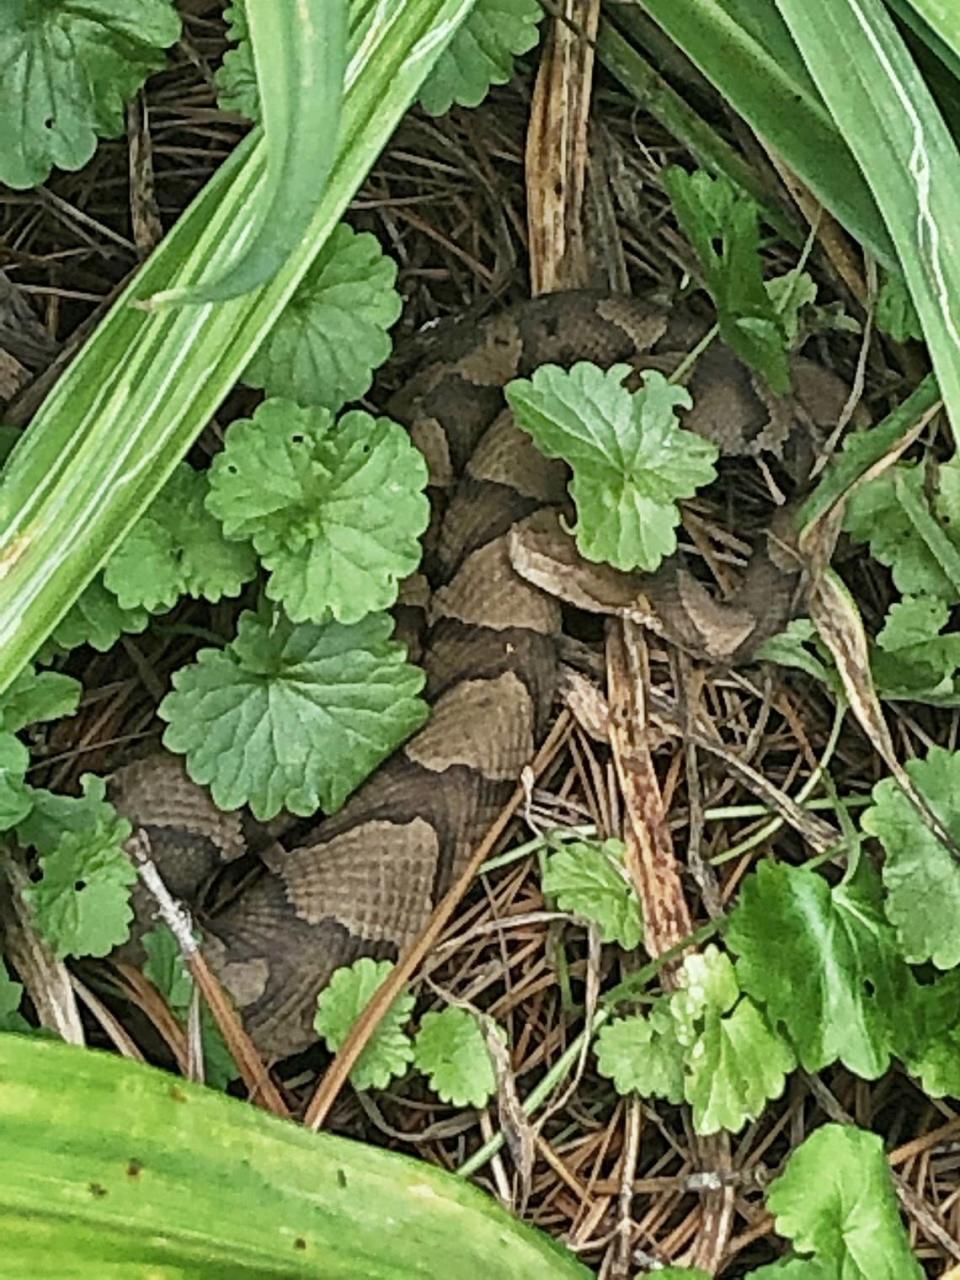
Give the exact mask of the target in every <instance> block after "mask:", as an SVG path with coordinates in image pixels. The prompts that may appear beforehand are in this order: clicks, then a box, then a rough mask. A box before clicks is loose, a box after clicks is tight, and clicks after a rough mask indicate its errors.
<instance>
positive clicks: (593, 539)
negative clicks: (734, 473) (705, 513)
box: [507, 364, 717, 572]
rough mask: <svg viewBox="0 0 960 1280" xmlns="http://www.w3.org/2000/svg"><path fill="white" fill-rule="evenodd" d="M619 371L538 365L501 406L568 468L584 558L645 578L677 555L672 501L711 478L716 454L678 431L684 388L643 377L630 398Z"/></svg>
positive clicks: (686, 400) (685, 398) (512, 386)
mask: <svg viewBox="0 0 960 1280" xmlns="http://www.w3.org/2000/svg"><path fill="white" fill-rule="evenodd" d="M627 372H628V367H627V366H626V365H615V366H614V367H613V368H612V369H608V370H607V371H606V372H604V371H603V370H602V369H598V368H597V367H596V365H592V364H577V365H574V367H573V368H572V369H570V370H569V372H567V371H565V370H563V369H559V368H557V367H556V366H555V365H541V367H540V368H539V369H537V370H535V371H534V374H533V377H532V378H517V379H515V380H514V381H513V382H511V383H510V384H509V385H508V386H507V399H508V400H509V402H510V406H511V408H512V409H513V411H514V413H515V415H516V418H517V422H518V423H519V424H520V426H521V427H523V428H524V430H525V431H529V433H530V435H531V436H532V437H533V440H534V443H535V444H536V446H537V448H538V449H539V450H540V452H541V453H543V454H546V456H547V457H548V458H563V459H564V460H565V461H566V462H568V463H569V464H570V466H571V467H572V468H573V480H572V481H571V484H570V493H571V495H572V497H573V500H574V503H575V504H576V507H577V527H576V530H575V532H576V538H577V546H578V547H579V548H580V551H581V552H582V553H583V555H584V556H586V558H587V559H588V560H606V561H607V562H609V563H610V564H612V565H615V566H616V567H617V568H618V569H626V570H630V569H644V570H646V571H648V572H649V571H652V570H654V569H656V567H657V566H658V565H659V563H660V561H661V560H662V559H663V558H664V556H668V555H671V554H672V552H673V551H675V550H676V546H677V537H676V532H675V529H676V526H677V524H678V523H679V520H680V512H679V510H678V508H677V505H676V503H677V500H678V499H680V498H689V497H691V496H692V495H693V494H694V493H695V492H696V490H697V489H698V488H700V487H701V486H702V485H705V484H709V483H710V481H711V480H713V479H714V478H715V476H716V470H715V469H714V465H713V464H714V462H715V461H716V458H717V449H716V446H715V445H713V444H711V443H710V442H709V441H708V440H704V439H703V437H702V436H698V435H696V434H695V433H694V432H692V431H684V430H682V429H681V428H680V427H679V426H678V425H677V421H676V409H677V408H678V407H684V408H689V407H690V404H691V400H690V395H689V393H688V392H687V391H686V390H685V389H684V388H683V387H674V386H672V385H671V384H670V383H669V382H667V380H666V378H664V377H663V375H662V374H660V373H656V372H647V373H645V374H644V375H643V378H644V385H643V389H642V390H641V391H636V392H633V393H631V392H629V391H627V390H626V388H625V387H624V386H623V385H622V383H623V379H624V377H625V376H626V374H627Z"/></svg>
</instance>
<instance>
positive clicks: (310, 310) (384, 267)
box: [243, 223, 403, 413]
mask: <svg viewBox="0 0 960 1280" xmlns="http://www.w3.org/2000/svg"><path fill="white" fill-rule="evenodd" d="M396 279H397V264H396V263H395V262H394V261H393V259H392V258H389V257H387V255H386V254H385V253H384V252H383V250H382V249H381V247H380V242H379V241H378V240H377V238H376V236H373V235H371V234H370V233H369V232H366V231H365V232H359V233H358V232H356V231H354V230H353V229H352V227H349V226H348V225H347V224H346V223H341V224H340V225H339V226H338V227H336V228H335V230H334V231H333V234H332V235H331V236H330V238H329V240H328V241H327V242H326V244H325V245H324V246H323V248H322V249H321V250H320V252H319V254H318V255H317V257H316V258H315V259H314V262H313V265H312V266H311V267H310V270H309V271H308V272H307V274H306V275H305V276H304V278H303V280H302V281H301V282H300V284H299V285H298V286H297V291H296V293H295V294H294V295H293V297H292V298H291V299H290V301H289V302H288V303H287V305H286V307H285V308H284V310H283V313H282V315H281V316H280V318H279V320H278V321H277V323H276V324H275V325H274V327H273V328H272V329H271V330H270V333H269V334H268V336H267V339H266V341H265V342H264V344H263V346H262V347H261V348H260V350H259V351H258V352H257V354H256V355H255V356H254V358H253V359H252V360H251V361H250V364H249V365H248V366H247V368H246V370H245V371H244V375H243V381H244V382H246V383H247V384H248V385H249V386H251V387H261V388H262V389H263V390H264V391H266V393H267V395H268V396H282V397H285V398H287V399H289V400H296V401H297V403H298V404H301V405H320V406H322V407H323V408H325V409H329V410H331V412H333V413H336V412H337V411H338V410H340V409H341V408H342V407H343V406H344V405H345V404H347V403H348V402H349V401H351V400H358V399H359V398H360V397H361V396H364V395H366V393H367V392H368V391H369V389H370V384H371V382H372V381H373V370H374V369H376V368H378V367H379V366H380V365H381V364H383V363H384V361H385V360H386V359H387V357H388V356H389V355H390V351H391V349H392V345H393V344H392V343H391V340H390V335H389V332H388V331H389V329H390V327H391V326H392V325H393V324H394V323H395V322H396V320H397V319H398V318H399V315H400V312H401V310H402V309H403V303H402V300H401V298H400V295H399V293H397V291H396V289H395V288H394V285H395V283H396Z"/></svg>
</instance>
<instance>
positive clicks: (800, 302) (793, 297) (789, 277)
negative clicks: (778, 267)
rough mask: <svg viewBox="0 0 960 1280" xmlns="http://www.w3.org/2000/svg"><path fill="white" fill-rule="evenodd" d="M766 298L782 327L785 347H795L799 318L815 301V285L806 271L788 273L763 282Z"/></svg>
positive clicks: (798, 335) (797, 337) (798, 334)
mask: <svg viewBox="0 0 960 1280" xmlns="http://www.w3.org/2000/svg"><path fill="white" fill-rule="evenodd" d="M764 288H765V289H766V291H767V296H768V297H769V299H770V301H771V302H772V303H773V305H774V309H775V310H776V312H777V315H778V316H779V317H780V324H781V325H782V326H783V332H784V336H785V337H786V341H787V345H788V346H789V347H791V348H793V347H796V346H797V344H798V342H799V340H800V316H801V314H802V313H803V312H804V311H805V310H806V309H807V308H808V307H810V308H813V306H814V304H815V303H816V301H817V284H816V281H815V280H814V278H813V276H812V275H810V273H809V272H808V271H800V272H797V271H788V272H787V273H786V275H782V276H775V277H774V278H773V279H772V280H766V281H765V282H764Z"/></svg>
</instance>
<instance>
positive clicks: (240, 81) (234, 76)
mask: <svg viewBox="0 0 960 1280" xmlns="http://www.w3.org/2000/svg"><path fill="white" fill-rule="evenodd" d="M223 17H224V21H225V22H226V24H227V39H228V40H229V41H230V43H231V44H233V45H235V46H236V47H235V48H233V49H228V50H227V52H226V53H225V54H224V55H223V63H222V64H221V66H220V67H219V69H218V71H217V73H216V75H215V76H214V83H215V84H216V86H217V105H218V106H219V107H220V109H221V111H234V112H236V114H237V115H241V116H245V117H246V118H247V119H248V120H259V119H260V92H259V90H258V88H257V71H256V67H255V66H254V63H253V46H252V45H251V43H250V29H249V27H248V26H247V11H246V7H245V5H244V0H233V4H231V5H230V6H228V8H226V9H224V11H223Z"/></svg>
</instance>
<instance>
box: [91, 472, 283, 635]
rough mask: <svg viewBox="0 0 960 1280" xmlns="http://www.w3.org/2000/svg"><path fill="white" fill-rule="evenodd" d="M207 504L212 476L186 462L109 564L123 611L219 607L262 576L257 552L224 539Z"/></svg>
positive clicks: (107, 578) (108, 579)
mask: <svg viewBox="0 0 960 1280" xmlns="http://www.w3.org/2000/svg"><path fill="white" fill-rule="evenodd" d="M206 498H207V477H206V475H205V474H204V473H203V472H200V471H194V469H193V467H191V466H189V464H187V463H185V462H182V463H181V464H180V465H179V466H178V467H177V469H176V470H175V471H174V472H173V474H172V475H171V476H170V479H169V480H168V481H167V483H166V484H165V485H164V487H163V488H162V489H161V491H160V493H159V494H158V495H157V497H156V498H155V499H154V500H153V502H152V503H151V504H150V507H149V508H148V510H147V511H146V512H144V514H143V515H142V516H141V517H140V519H139V520H138V521H137V523H136V524H135V525H134V526H133V528H132V529H131V530H130V532H129V533H128V534H127V536H126V537H125V538H124V540H123V542H121V544H120V546H119V547H117V549H116V551H114V553H113V555H112V556H111V557H110V559H109V560H108V561H107V565H106V568H105V569H104V573H103V580H104V584H105V585H106V586H107V588H108V589H109V590H110V591H112V592H113V594H114V595H115V596H116V597H117V602H118V603H119V605H120V608H121V609H124V610H130V609H141V608H142V609H149V610H150V611H151V612H153V613H157V612H162V611H164V610H166V609H170V608H172V606H173V605H174V604H176V602H177V600H178V599H179V598H180V596H182V595H191V596H194V597H195V598H200V597H202V598H203V599H205V600H209V601H210V602H211V603H212V604H216V602H217V601H218V600H221V599H222V598H223V597H224V596H230V597H233V596H238V595H239V594H240V591H241V589H242V587H243V585H244V583H245V582H249V581H250V579H251V578H253V577H254V576H255V575H256V572H257V560H256V557H255V556H254V554H253V548H252V547H251V546H250V545H249V543H247V542H245V541H241V540H237V539H228V538H225V537H224V536H223V532H222V530H221V528H220V525H219V523H218V522H217V520H216V519H215V518H214V516H213V515H211V513H210V512H209V511H208V510H207V507H206Z"/></svg>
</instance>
